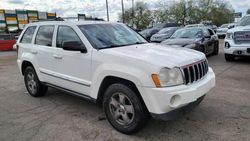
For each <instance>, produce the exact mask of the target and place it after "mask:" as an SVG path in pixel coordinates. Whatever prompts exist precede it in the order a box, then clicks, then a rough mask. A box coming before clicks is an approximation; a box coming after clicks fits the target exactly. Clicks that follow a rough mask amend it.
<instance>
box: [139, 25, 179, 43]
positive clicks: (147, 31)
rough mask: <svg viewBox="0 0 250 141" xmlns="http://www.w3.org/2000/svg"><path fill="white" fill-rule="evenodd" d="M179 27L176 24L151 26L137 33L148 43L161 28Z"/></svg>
mask: <svg viewBox="0 0 250 141" xmlns="http://www.w3.org/2000/svg"><path fill="white" fill-rule="evenodd" d="M178 26H179V25H178V24H177V23H159V24H156V25H155V26H153V27H152V28H149V29H145V30H143V31H141V32H139V33H140V34H141V35H142V36H143V37H144V38H145V39H147V40H148V41H150V38H151V37H152V36H153V35H154V34H155V33H157V32H159V31H160V30H161V29H163V28H167V27H178Z"/></svg>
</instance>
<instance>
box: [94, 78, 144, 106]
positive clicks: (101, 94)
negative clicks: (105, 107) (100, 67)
mask: <svg viewBox="0 0 250 141" xmlns="http://www.w3.org/2000/svg"><path fill="white" fill-rule="evenodd" d="M115 83H121V84H124V85H126V86H128V87H129V88H131V89H132V90H133V91H134V93H135V94H136V95H137V96H138V98H139V100H140V102H141V103H142V105H143V106H144V108H145V109H146V110H147V107H146V104H145V103H144V100H143V98H142V96H141V94H140V92H139V90H138V88H137V86H136V84H135V83H134V82H132V81H130V80H128V79H125V78H121V77H117V76H111V75H109V76H106V77H105V78H104V79H103V80H102V82H101V85H100V87H99V90H98V94H97V100H96V102H97V103H98V104H99V105H100V106H102V102H103V98H104V93H105V91H106V89H107V88H108V87H109V86H110V85H112V84H115ZM147 111H148V110H147Z"/></svg>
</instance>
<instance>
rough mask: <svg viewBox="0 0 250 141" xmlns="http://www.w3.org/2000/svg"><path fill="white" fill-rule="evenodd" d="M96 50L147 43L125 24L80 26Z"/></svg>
mask: <svg viewBox="0 0 250 141" xmlns="http://www.w3.org/2000/svg"><path fill="white" fill-rule="evenodd" d="M79 27H80V29H81V31H82V32H83V34H84V35H85V36H86V37H87V38H88V40H89V41H90V43H91V44H92V46H93V47H94V48H99V49H102V48H113V47H121V46H127V45H133V44H143V43H147V41H146V40H145V39H143V38H142V37H141V36H140V35H139V34H138V33H136V32H135V31H133V30H132V29H130V28H129V27H127V26H125V25H123V24H91V25H80V26H79Z"/></svg>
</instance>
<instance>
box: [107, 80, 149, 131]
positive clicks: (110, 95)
mask: <svg viewBox="0 0 250 141" xmlns="http://www.w3.org/2000/svg"><path fill="white" fill-rule="evenodd" d="M103 107H104V112H105V114H106V117H107V119H108V121H109V123H110V124H111V125H112V126H113V127H114V128H115V129H116V130H118V131H119V132H122V133H124V134H132V133H134V132H136V131H138V130H139V129H141V128H142V127H143V126H144V125H145V124H146V122H147V119H148V117H149V116H148V114H147V110H146V109H145V108H144V106H143V104H142V102H141V101H140V99H139V98H138V96H137V95H136V93H135V92H134V91H133V90H132V89H130V88H129V87H127V86H126V85H124V84H119V83H116V84H112V85H110V86H109V87H108V88H107V90H106V92H105V94H104V101H103Z"/></svg>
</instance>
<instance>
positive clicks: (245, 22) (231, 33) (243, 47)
mask: <svg viewBox="0 0 250 141" xmlns="http://www.w3.org/2000/svg"><path fill="white" fill-rule="evenodd" d="M224 52H225V59H226V61H233V60H234V58H235V57H236V56H238V57H242V56H250V15H246V16H245V17H243V18H242V19H241V21H240V22H239V24H238V26H237V27H235V28H232V29H229V30H228V31H227V34H226V38H225V48H224Z"/></svg>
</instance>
